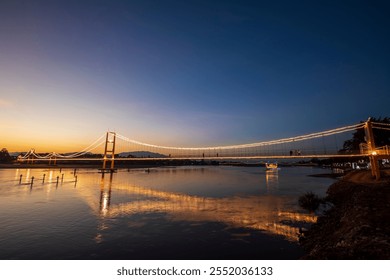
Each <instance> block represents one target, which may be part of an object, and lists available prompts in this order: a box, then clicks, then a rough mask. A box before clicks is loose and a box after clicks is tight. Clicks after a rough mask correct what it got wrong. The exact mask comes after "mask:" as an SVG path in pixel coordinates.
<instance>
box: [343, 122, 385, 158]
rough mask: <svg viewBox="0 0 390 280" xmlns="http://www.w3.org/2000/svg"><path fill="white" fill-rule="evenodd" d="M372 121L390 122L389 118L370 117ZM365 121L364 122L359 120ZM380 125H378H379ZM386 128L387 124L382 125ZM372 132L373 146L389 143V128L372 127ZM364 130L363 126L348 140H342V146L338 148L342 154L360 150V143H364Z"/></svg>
mask: <svg viewBox="0 0 390 280" xmlns="http://www.w3.org/2000/svg"><path fill="white" fill-rule="evenodd" d="M371 121H372V122H376V123H384V124H390V118H389V117H385V118H371ZM361 123H365V122H361ZM379 126H380V125H379ZM383 127H384V128H386V129H389V128H390V127H389V126H383ZM373 132H374V142H375V146H377V147H382V146H386V145H390V130H385V129H375V128H374V129H373ZM365 136H366V134H365V132H364V129H363V128H360V129H357V130H356V131H355V132H354V133H353V135H352V138H351V139H349V140H346V141H344V145H343V148H342V149H341V150H340V152H341V153H344V154H351V153H356V152H358V151H359V150H360V148H359V145H360V143H365V142H366V139H365Z"/></svg>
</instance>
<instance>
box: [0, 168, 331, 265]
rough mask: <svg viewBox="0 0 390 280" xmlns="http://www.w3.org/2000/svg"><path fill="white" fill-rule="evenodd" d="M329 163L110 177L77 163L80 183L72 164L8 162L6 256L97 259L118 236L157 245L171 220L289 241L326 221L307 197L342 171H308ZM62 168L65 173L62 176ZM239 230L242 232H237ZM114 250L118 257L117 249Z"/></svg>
mask: <svg viewBox="0 0 390 280" xmlns="http://www.w3.org/2000/svg"><path fill="white" fill-rule="evenodd" d="M320 172H323V171H322V170H320V169H313V168H285V169H282V170H280V171H279V172H274V171H264V170H262V169H259V168H253V167H178V168H153V169H148V170H144V169H139V170H119V172H118V173H116V174H113V175H112V176H110V174H106V175H105V177H104V178H102V177H101V175H100V174H98V173H97V172H96V171H95V170H87V169H84V170H79V171H78V172H77V174H76V175H77V182H75V178H74V175H73V170H70V169H64V170H62V173H60V172H59V169H56V170H43V169H27V170H24V169H20V170H19V169H16V170H15V169H14V170H0V218H1V221H2V227H1V228H0V249H1V250H0V252H1V253H0V258H2V259H12V258H16V259H19V258H20V259H24V258H27V259H34V258H43V259H45V258H56V259H62V258H74V259H78V258H89V257H91V258H92V257H93V256H95V255H96V254H99V251H96V250H95V249H96V246H99V245H101V244H109V243H110V242H116V243H119V241H117V240H121V242H125V243H126V244H128V243H131V241H132V240H133V241H135V240H138V241H137V242H139V240H140V238H147V242H148V243H149V244H148V246H153V243H154V242H156V243H158V242H159V241H158V240H156V239H158V238H159V235H156V232H159V234H160V235H161V236H170V235H171V234H172V233H173V232H172V231H174V229H173V230H172V228H170V227H168V226H169V225H176V224H180V223H183V222H185V225H184V226H183V227H184V229H182V231H183V232H184V233H185V234H188V235H189V236H191V234H192V233H193V232H192V231H191V230H193V229H192V227H193V228H195V227H196V228H199V227H200V228H201V226H202V225H204V230H200V231H197V234H199V232H200V234H201V235H204V236H203V237H202V238H203V239H205V240H207V238H208V235H209V226H210V225H211V226H212V230H215V224H216V223H217V224H218V225H219V224H223V225H225V229H227V231H228V233H229V234H230V235H229V236H230V237H229V238H232V240H236V239H237V236H240V237H239V238H238V239H240V240H242V241H248V240H246V236H249V235H253V232H257V231H259V232H261V233H266V234H267V235H270V236H271V237H272V236H275V238H282V240H285V242H286V243H283V242H282V243H281V242H279V243H278V246H281V247H283V246H289V245H288V244H291V243H296V241H297V236H298V230H299V227H300V226H302V225H305V224H306V223H312V222H315V221H316V217H315V216H314V215H313V214H309V213H306V212H305V211H303V210H301V209H299V207H298V206H297V198H298V196H299V195H300V194H302V193H304V192H306V191H309V190H310V191H313V192H316V193H317V194H319V195H323V194H324V193H325V190H326V188H327V187H328V186H329V185H330V183H331V182H332V180H330V179H326V178H311V177H307V176H306V175H307V174H309V173H320ZM43 174H46V179H45V182H44V183H43V181H42V179H43ZM61 174H64V180H63V181H61V179H60V181H59V183H58V184H57V176H59V177H60V178H61ZM20 175H22V176H23V180H22V184H19V176H20ZM32 176H34V178H35V180H34V184H33V185H32V186H31V185H30V184H29V182H30V181H31V177H32ZM12 178H13V179H12ZM140 217H141V218H140ZM156 217H158V219H157V221H156ZM206 225H207V226H206ZM187 226H188V228H186V227H187ZM231 229H241V231H240V232H239V234H238V235H237V232H235V231H232V232H230V231H229V230H231ZM197 230H198V229H197ZM175 234H177V233H175ZM130 235H131V236H130ZM148 238H149V239H148ZM124 239H125V240H126V241H123V240H124ZM168 239H169V237H168ZM229 240H230V239H229ZM229 240H227V241H226V242H230V241H229ZM164 242H166V241H164ZM202 242H203V245H205V244H206V245H211V244H207V241H202ZM110 244H111V243H110ZM141 245H142V244H141ZM141 245H140V244H137V246H141ZM129 246H130V245H129ZM142 246H143V245H142ZM145 246H146V245H145ZM265 246H266V245H265ZM47 247H49V248H55V250H53V251H54V252H51V251H48V250H47ZM155 247H157V245H156V246H155ZM132 250H135V249H134V248H133V249H132ZM270 250H272V248H270ZM275 250H276V251H277V250H278V249H277V248H275ZM85 252H92V253H85ZM106 253H107V252H106ZM111 254H113V257H114V258H116V256H115V254H116V253H115V252H114V253H112V252H111ZM105 257H106V258H110V255H106V256H105ZM285 257H286V256H281V258H285ZM97 258H99V256H97ZM144 258H148V256H147V255H146V256H144ZM194 258H196V256H194Z"/></svg>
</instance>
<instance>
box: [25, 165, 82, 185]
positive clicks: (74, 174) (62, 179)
mask: <svg viewBox="0 0 390 280" xmlns="http://www.w3.org/2000/svg"><path fill="white" fill-rule="evenodd" d="M61 171H62V168H60V172H61ZM76 171H77V169H74V171H73V176H74V178H75V180H74V181H71V182H74V183H75V185H76V184H77V175H76ZM22 178H23V175H22V174H20V176H19V185H21V184H22ZM45 178H46V174H43V177H42V184H44V183H45ZM34 179H35V177H34V176H32V177H31V181H30V183H28V185H30V187H32V186H33V184H34ZM59 180H60V176H57V181H56V186H58V183H59ZM63 181H64V173H62V174H61V183H62V182H63Z"/></svg>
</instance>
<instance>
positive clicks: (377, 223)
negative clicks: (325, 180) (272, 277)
mask: <svg viewBox="0 0 390 280" xmlns="http://www.w3.org/2000/svg"><path fill="white" fill-rule="evenodd" d="M326 199H327V201H329V202H330V203H332V204H333V205H334V206H333V207H332V208H331V209H330V210H329V211H327V212H326V213H325V215H324V216H322V217H319V219H318V221H317V223H316V224H314V225H313V226H312V227H311V229H310V230H309V231H308V232H305V234H304V235H303V236H302V237H301V239H300V241H301V245H302V246H303V248H304V250H305V251H306V255H305V256H304V259H385V260H387V259H390V211H389V210H390V174H389V171H387V172H383V177H382V179H381V180H380V181H375V180H374V179H373V178H372V177H371V173H370V171H359V172H352V173H350V174H348V175H347V176H345V177H344V178H342V179H340V180H339V181H338V182H336V183H334V184H332V185H331V186H330V187H329V189H328V191H327V197H326Z"/></svg>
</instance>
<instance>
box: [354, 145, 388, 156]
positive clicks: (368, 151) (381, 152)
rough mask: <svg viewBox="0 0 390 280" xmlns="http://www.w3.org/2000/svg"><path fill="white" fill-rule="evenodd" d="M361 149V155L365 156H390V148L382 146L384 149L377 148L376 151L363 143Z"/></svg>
mask: <svg viewBox="0 0 390 280" xmlns="http://www.w3.org/2000/svg"><path fill="white" fill-rule="evenodd" d="M359 148H360V153H361V154H364V155H380V156H388V155H390V146H388V145H386V146H382V147H377V148H375V150H371V149H370V148H369V147H368V144H367V143H361V144H360V145H359Z"/></svg>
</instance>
